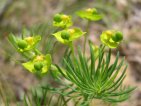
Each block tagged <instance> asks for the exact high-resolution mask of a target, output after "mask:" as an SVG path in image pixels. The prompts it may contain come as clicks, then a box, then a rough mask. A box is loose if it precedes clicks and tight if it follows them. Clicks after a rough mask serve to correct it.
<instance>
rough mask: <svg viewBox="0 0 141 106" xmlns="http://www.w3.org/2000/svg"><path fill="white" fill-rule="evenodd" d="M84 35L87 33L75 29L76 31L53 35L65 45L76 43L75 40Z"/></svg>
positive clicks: (71, 30)
mask: <svg viewBox="0 0 141 106" xmlns="http://www.w3.org/2000/svg"><path fill="white" fill-rule="evenodd" d="M84 34H85V32H83V31H81V29H79V28H74V29H66V30H62V31H59V32H57V33H54V34H53V35H54V36H55V37H56V39H57V40H58V41H59V42H61V43H63V44H69V43H70V42H72V41H74V40H75V39H78V38H79V37H81V36H82V35H84Z"/></svg>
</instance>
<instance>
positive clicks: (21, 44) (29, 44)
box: [15, 36, 41, 52]
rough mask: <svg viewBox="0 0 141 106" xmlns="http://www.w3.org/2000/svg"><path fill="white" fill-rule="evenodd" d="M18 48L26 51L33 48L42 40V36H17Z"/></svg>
mask: <svg viewBox="0 0 141 106" xmlns="http://www.w3.org/2000/svg"><path fill="white" fill-rule="evenodd" d="M15 40H16V44H17V46H18V50H19V51H20V52H25V51H29V50H31V49H33V48H34V47H35V46H36V44H37V43H38V42H39V41H40V40H41V36H34V37H25V38H23V39H21V38H20V39H19V38H15Z"/></svg>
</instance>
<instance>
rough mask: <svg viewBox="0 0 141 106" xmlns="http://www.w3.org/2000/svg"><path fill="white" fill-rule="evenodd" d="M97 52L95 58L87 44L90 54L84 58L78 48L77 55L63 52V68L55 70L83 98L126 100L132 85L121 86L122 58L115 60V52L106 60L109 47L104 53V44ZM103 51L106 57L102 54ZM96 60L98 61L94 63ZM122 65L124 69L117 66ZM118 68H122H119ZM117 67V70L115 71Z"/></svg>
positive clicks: (92, 50)
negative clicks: (72, 56)
mask: <svg viewBox="0 0 141 106" xmlns="http://www.w3.org/2000/svg"><path fill="white" fill-rule="evenodd" d="M98 51H99V56H98V58H96V55H95V53H94V49H93V47H92V45H91V44H90V54H91V56H90V57H89V58H90V60H89V58H87V57H86V56H84V54H82V51H81V50H80V48H78V57H74V58H71V57H70V56H67V57H66V58H65V59H64V64H65V66H66V67H65V70H66V71H65V72H64V71H63V70H62V69H61V68H60V67H59V66H57V67H58V70H59V71H60V73H61V74H62V75H63V77H65V78H66V79H67V80H69V81H70V82H72V83H73V84H75V85H76V86H74V88H73V89H75V91H74V94H76V95H77V96H78V97H79V96H83V98H84V100H83V102H86V103H89V102H90V101H91V100H93V99H94V98H95V99H102V100H104V101H107V102H112V103H113V102H122V101H124V100H127V99H128V97H129V94H130V93H131V91H133V90H134V89H135V88H134V87H123V86H122V82H123V80H124V78H125V70H126V68H127V65H126V64H125V63H124V59H122V61H121V62H120V63H119V64H118V59H119V52H118V53H117V56H116V59H115V61H114V63H112V64H110V59H111V50H109V52H108V53H107V54H104V46H101V47H100V48H99V49H98ZM105 55H106V58H104V57H105ZM96 63H98V64H96ZM122 67H124V69H121V68H122ZM121 70H122V71H121ZM120 71H121V73H119V72H120Z"/></svg>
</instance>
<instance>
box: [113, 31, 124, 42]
mask: <svg viewBox="0 0 141 106" xmlns="http://www.w3.org/2000/svg"><path fill="white" fill-rule="evenodd" d="M122 39H123V34H122V33H121V32H119V31H118V32H116V33H115V34H114V35H113V36H112V40H113V41H115V42H120V41H121V40H122Z"/></svg>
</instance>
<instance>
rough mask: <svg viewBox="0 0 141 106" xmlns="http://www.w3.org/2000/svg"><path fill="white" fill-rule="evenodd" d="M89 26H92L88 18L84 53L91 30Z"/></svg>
mask: <svg viewBox="0 0 141 106" xmlns="http://www.w3.org/2000/svg"><path fill="white" fill-rule="evenodd" d="M89 28H90V21H89V20H88V23H87V27H86V32H87V35H85V38H84V51H83V52H84V54H85V52H86V43H87V38H88V36H89V34H90V30H89Z"/></svg>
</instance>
